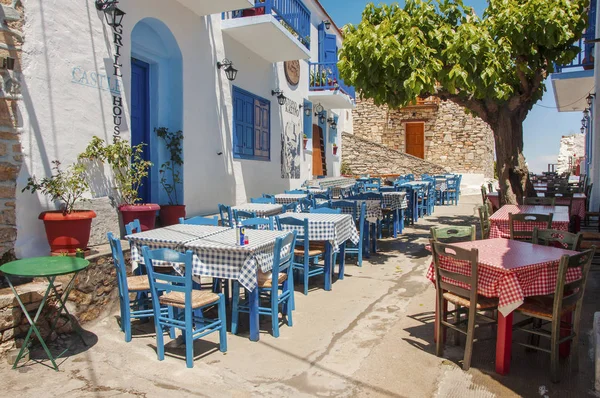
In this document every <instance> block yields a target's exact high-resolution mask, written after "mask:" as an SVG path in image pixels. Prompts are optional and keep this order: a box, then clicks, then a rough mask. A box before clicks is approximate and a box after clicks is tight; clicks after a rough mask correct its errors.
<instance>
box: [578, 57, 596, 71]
mask: <svg viewBox="0 0 600 398" xmlns="http://www.w3.org/2000/svg"><path fill="white" fill-rule="evenodd" d="M581 63H582V64H583V70H592V69H594V56H593V55H592V54H590V55H589V57H585V58H584V59H583V61H582V62H581Z"/></svg>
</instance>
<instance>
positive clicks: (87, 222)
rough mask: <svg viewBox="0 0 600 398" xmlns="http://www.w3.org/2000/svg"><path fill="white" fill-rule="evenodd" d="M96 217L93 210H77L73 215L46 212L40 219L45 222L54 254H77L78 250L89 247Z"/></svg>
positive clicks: (60, 212) (47, 235)
mask: <svg viewBox="0 0 600 398" xmlns="http://www.w3.org/2000/svg"><path fill="white" fill-rule="evenodd" d="M95 217H96V213H95V212H93V211H91V210H75V211H73V212H72V213H71V214H63V212H62V211H45V212H43V213H41V214H40V216H39V217H38V218H39V219H40V220H42V221H44V227H45V229H46V238H47V239H48V244H50V250H51V251H52V252H53V253H75V252H76V251H77V249H85V248H86V247H87V245H88V242H89V240H90V230H91V228H92V219H93V218H95Z"/></svg>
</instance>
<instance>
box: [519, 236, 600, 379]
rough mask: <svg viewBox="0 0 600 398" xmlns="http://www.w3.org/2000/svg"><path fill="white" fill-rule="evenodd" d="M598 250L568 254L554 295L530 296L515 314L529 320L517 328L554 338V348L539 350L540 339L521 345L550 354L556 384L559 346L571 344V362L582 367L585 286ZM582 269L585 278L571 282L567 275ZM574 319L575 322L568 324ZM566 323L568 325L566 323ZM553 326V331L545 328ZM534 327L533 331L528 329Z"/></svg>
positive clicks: (552, 342) (560, 268)
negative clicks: (565, 332) (563, 332)
mask: <svg viewBox="0 0 600 398" xmlns="http://www.w3.org/2000/svg"><path fill="white" fill-rule="evenodd" d="M595 251H596V247H595V246H594V247H592V249H591V250H586V251H584V252H582V253H579V254H575V255H573V256H568V255H564V256H562V257H561V259H560V264H559V266H558V276H557V282H556V289H555V291H554V295H550V296H535V297H526V298H525V301H524V302H523V304H521V306H520V307H519V308H517V309H516V310H515V311H516V312H518V313H520V314H522V315H525V316H526V317H528V319H525V320H523V321H521V322H519V323H517V324H516V325H515V326H514V327H515V328H517V329H518V330H522V331H524V332H527V333H529V334H531V335H533V336H536V337H538V336H539V337H545V338H549V339H550V349H549V350H548V349H546V348H542V347H539V346H538V345H537V344H536V343H537V341H536V340H537V339H532V341H530V343H531V344H528V343H519V344H520V345H523V346H525V347H528V348H531V349H535V350H540V351H545V352H548V353H550V357H551V359H550V378H551V380H552V382H554V383H557V382H558V381H560V370H559V346H560V344H562V343H565V342H568V341H571V348H570V358H569V360H570V362H571V366H572V367H573V368H574V369H576V370H577V368H578V362H579V358H578V347H577V343H578V340H579V321H580V319H581V308H582V306H583V295H584V292H585V284H586V280H587V277H588V273H589V271H590V266H591V264H592V258H593V257H594V252H595ZM574 269H579V272H580V273H581V277H580V278H579V279H577V280H575V281H572V282H567V272H568V271H569V270H574ZM569 315H570V316H571V320H569V321H565V319H566V318H569ZM565 322H566V323H565ZM548 324H550V330H547V329H545V328H544V326H546V325H548ZM526 325H531V327H530V328H526V327H524V326H526ZM561 329H563V330H565V329H570V333H569V335H568V336H561Z"/></svg>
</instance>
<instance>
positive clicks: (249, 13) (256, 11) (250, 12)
mask: <svg viewBox="0 0 600 398" xmlns="http://www.w3.org/2000/svg"><path fill="white" fill-rule="evenodd" d="M242 15H243V16H244V17H253V16H255V15H265V7H256V8H248V9H246V10H243V11H242Z"/></svg>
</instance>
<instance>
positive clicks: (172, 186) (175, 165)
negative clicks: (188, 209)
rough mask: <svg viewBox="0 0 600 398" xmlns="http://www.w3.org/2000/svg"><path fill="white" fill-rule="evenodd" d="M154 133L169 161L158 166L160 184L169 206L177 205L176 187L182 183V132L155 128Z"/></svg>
mask: <svg viewBox="0 0 600 398" xmlns="http://www.w3.org/2000/svg"><path fill="white" fill-rule="evenodd" d="M154 132H155V133H156V135H157V136H158V137H159V138H162V139H163V141H164V142H165V147H166V148H167V151H168V152H169V155H170V160H168V161H166V162H164V163H163V164H162V165H161V166H160V170H159V173H160V184H161V185H162V187H163V189H164V190H165V192H166V193H167V196H168V197H169V204H170V205H178V204H179V203H180V202H179V198H178V196H177V185H181V184H182V183H183V180H182V176H181V167H182V166H183V156H182V154H183V148H182V142H183V132H182V131H181V130H178V131H169V129H168V128H167V127H159V128H156V129H154ZM169 176H170V178H169Z"/></svg>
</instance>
